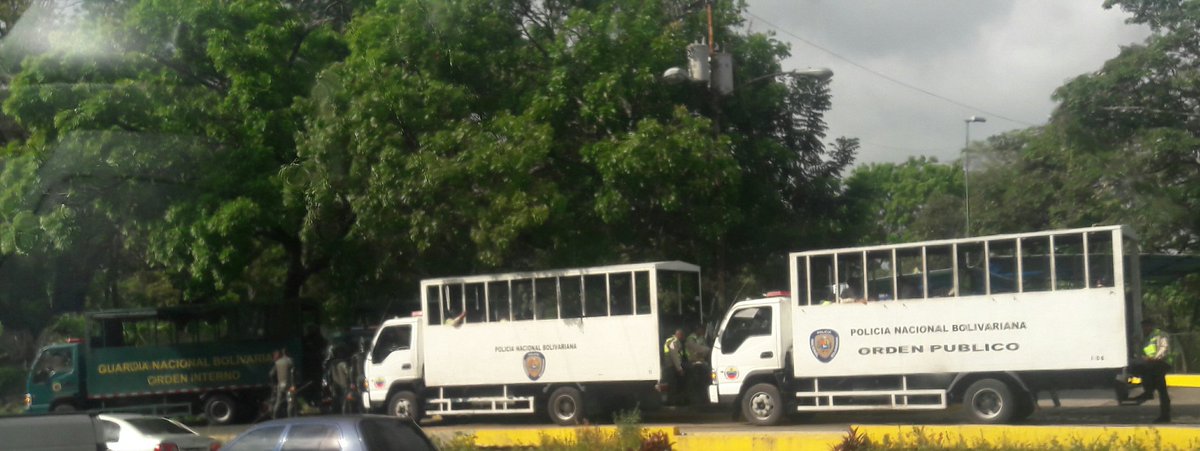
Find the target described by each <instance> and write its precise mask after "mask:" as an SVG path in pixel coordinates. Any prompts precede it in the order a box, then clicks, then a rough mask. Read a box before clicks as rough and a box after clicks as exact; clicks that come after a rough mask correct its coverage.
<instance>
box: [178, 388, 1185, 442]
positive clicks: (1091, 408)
mask: <svg viewBox="0 0 1200 451" xmlns="http://www.w3.org/2000/svg"><path fill="white" fill-rule="evenodd" d="M1059 399H1060V401H1061V402H1062V406H1061V407H1054V405H1053V403H1052V402H1051V401H1050V400H1049V399H1043V400H1041V402H1040V403H1039V406H1038V407H1039V408H1038V410H1037V411H1036V412H1034V414H1033V415H1032V416H1031V417H1030V418H1029V419H1028V420H1027V421H1025V422H1024V423H1023V424H1027V425H1043V426H1048V425H1093V426H1137V425H1144V424H1148V423H1149V422H1150V420H1152V419H1153V418H1154V417H1156V416H1157V415H1158V404H1157V402H1156V401H1150V402H1148V403H1146V404H1143V405H1141V406H1119V405H1117V402H1116V401H1115V400H1114V399H1113V395H1112V392H1110V391H1099V390H1097V391H1071V392H1061V393H1060V396H1059ZM1171 399H1172V401H1173V403H1172V407H1173V408H1172V411H1173V412H1174V415H1173V417H1174V420H1175V421H1174V424H1175V425H1180V426H1198V425H1200V389H1187V388H1176V389H1172V390H1171ZM643 422H644V424H646V425H652V426H677V427H679V429H680V431H681V432H684V433H688V432H752V431H765V430H770V429H769V428H767V429H764V428H761V427H756V426H750V425H747V424H745V423H743V422H741V421H732V420H731V419H730V416H729V413H728V412H721V411H706V412H697V411H695V410H694V409H686V410H685V409H664V410H661V411H657V412H648V413H645V414H644V421H643ZM965 423H966V422H965V421H964V420H963V418H962V415H961V412H959V411H958V410H957V409H950V410H935V411H911V412H837V413H833V412H831V413H820V414H813V415H810V416H808V417H806V418H803V419H800V420H795V421H791V422H789V423H787V424H786V425H784V426H781V428H785V429H786V430H799V431H811V432H841V431H845V430H846V429H847V428H848V427H849V426H850V425H851V424H902V425H921V424H928V425H946V424H965ZM422 426H423V427H424V428H425V429H426V431H428V432H430V433H432V434H435V435H438V436H442V437H448V436H453V435H454V434H455V433H460V432H461V433H469V432H470V431H473V430H479V429H506V428H536V427H554V426H547V424H546V423H545V422H542V421H541V420H539V419H537V418H533V417H528V416H513V417H477V418H473V419H458V420H453V421H435V420H427V421H425V422H423V423H422ZM244 429H245V426H224V427H220V426H218V427H200V428H197V430H198V432H200V433H201V434H205V435H210V436H213V437H217V438H219V439H223V440H228V438H230V437H233V436H234V435H236V434H237V433H239V432H241V431H242V430H244Z"/></svg>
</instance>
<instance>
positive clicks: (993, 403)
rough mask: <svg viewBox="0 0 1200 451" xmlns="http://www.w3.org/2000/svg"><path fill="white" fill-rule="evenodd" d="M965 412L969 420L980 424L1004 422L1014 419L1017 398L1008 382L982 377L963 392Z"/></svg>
mask: <svg viewBox="0 0 1200 451" xmlns="http://www.w3.org/2000/svg"><path fill="white" fill-rule="evenodd" d="M963 407H964V409H963V412H964V413H965V414H966V416H967V420H969V421H971V422H973V423H980V424H1003V423H1007V422H1009V421H1011V420H1012V418H1013V415H1014V414H1015V413H1016V411H1017V399H1016V397H1014V396H1013V392H1012V389H1011V388H1009V387H1008V384H1005V383H1004V382H1001V381H998V380H996V379H980V380H978V381H975V383H973V384H971V386H969V387H967V391H966V393H964V394H963Z"/></svg>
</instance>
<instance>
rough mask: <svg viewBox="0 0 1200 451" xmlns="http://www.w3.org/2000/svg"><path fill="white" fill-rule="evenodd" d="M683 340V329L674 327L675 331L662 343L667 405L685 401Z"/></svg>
mask: <svg viewBox="0 0 1200 451" xmlns="http://www.w3.org/2000/svg"><path fill="white" fill-rule="evenodd" d="M683 340H684V338H683V329H675V333H674V334H672V335H671V336H670V337H667V341H666V342H664V343H663V357H665V358H666V362H664V363H665V364H666V365H665V366H666V368H665V369H664V370H663V381H664V382H666V383H667V390H668V391H667V404H668V405H679V404H686V403H687V389H686V388H685V386H686V385H687V372H686V371H685V370H684V368H683V365H684V363H685V362H687V357H686V353H687V351H686V350H685V349H684V342H683Z"/></svg>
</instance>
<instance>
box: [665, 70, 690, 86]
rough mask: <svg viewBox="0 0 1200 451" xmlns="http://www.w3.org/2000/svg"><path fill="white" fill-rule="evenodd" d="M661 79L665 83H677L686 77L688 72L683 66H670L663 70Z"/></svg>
mask: <svg viewBox="0 0 1200 451" xmlns="http://www.w3.org/2000/svg"><path fill="white" fill-rule="evenodd" d="M662 76H663V80H666V81H667V83H679V82H682V81H685V80H687V79H688V73H687V71H686V70H684V69H683V68H679V67H672V68H670V69H667V71H666V72H663V75H662Z"/></svg>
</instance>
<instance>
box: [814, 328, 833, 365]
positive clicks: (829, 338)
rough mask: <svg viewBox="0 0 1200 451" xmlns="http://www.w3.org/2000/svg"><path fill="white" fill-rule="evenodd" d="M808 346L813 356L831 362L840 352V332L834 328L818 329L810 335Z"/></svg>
mask: <svg viewBox="0 0 1200 451" xmlns="http://www.w3.org/2000/svg"><path fill="white" fill-rule="evenodd" d="M808 347H809V348H811V349H812V353H813V357H816V358H817V360H820V361H821V363H829V361H830V360H833V358H834V357H837V352H838V333H837V331H835V330H833V329H817V330H814V331H813V333H812V335H810V336H809V337H808Z"/></svg>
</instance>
